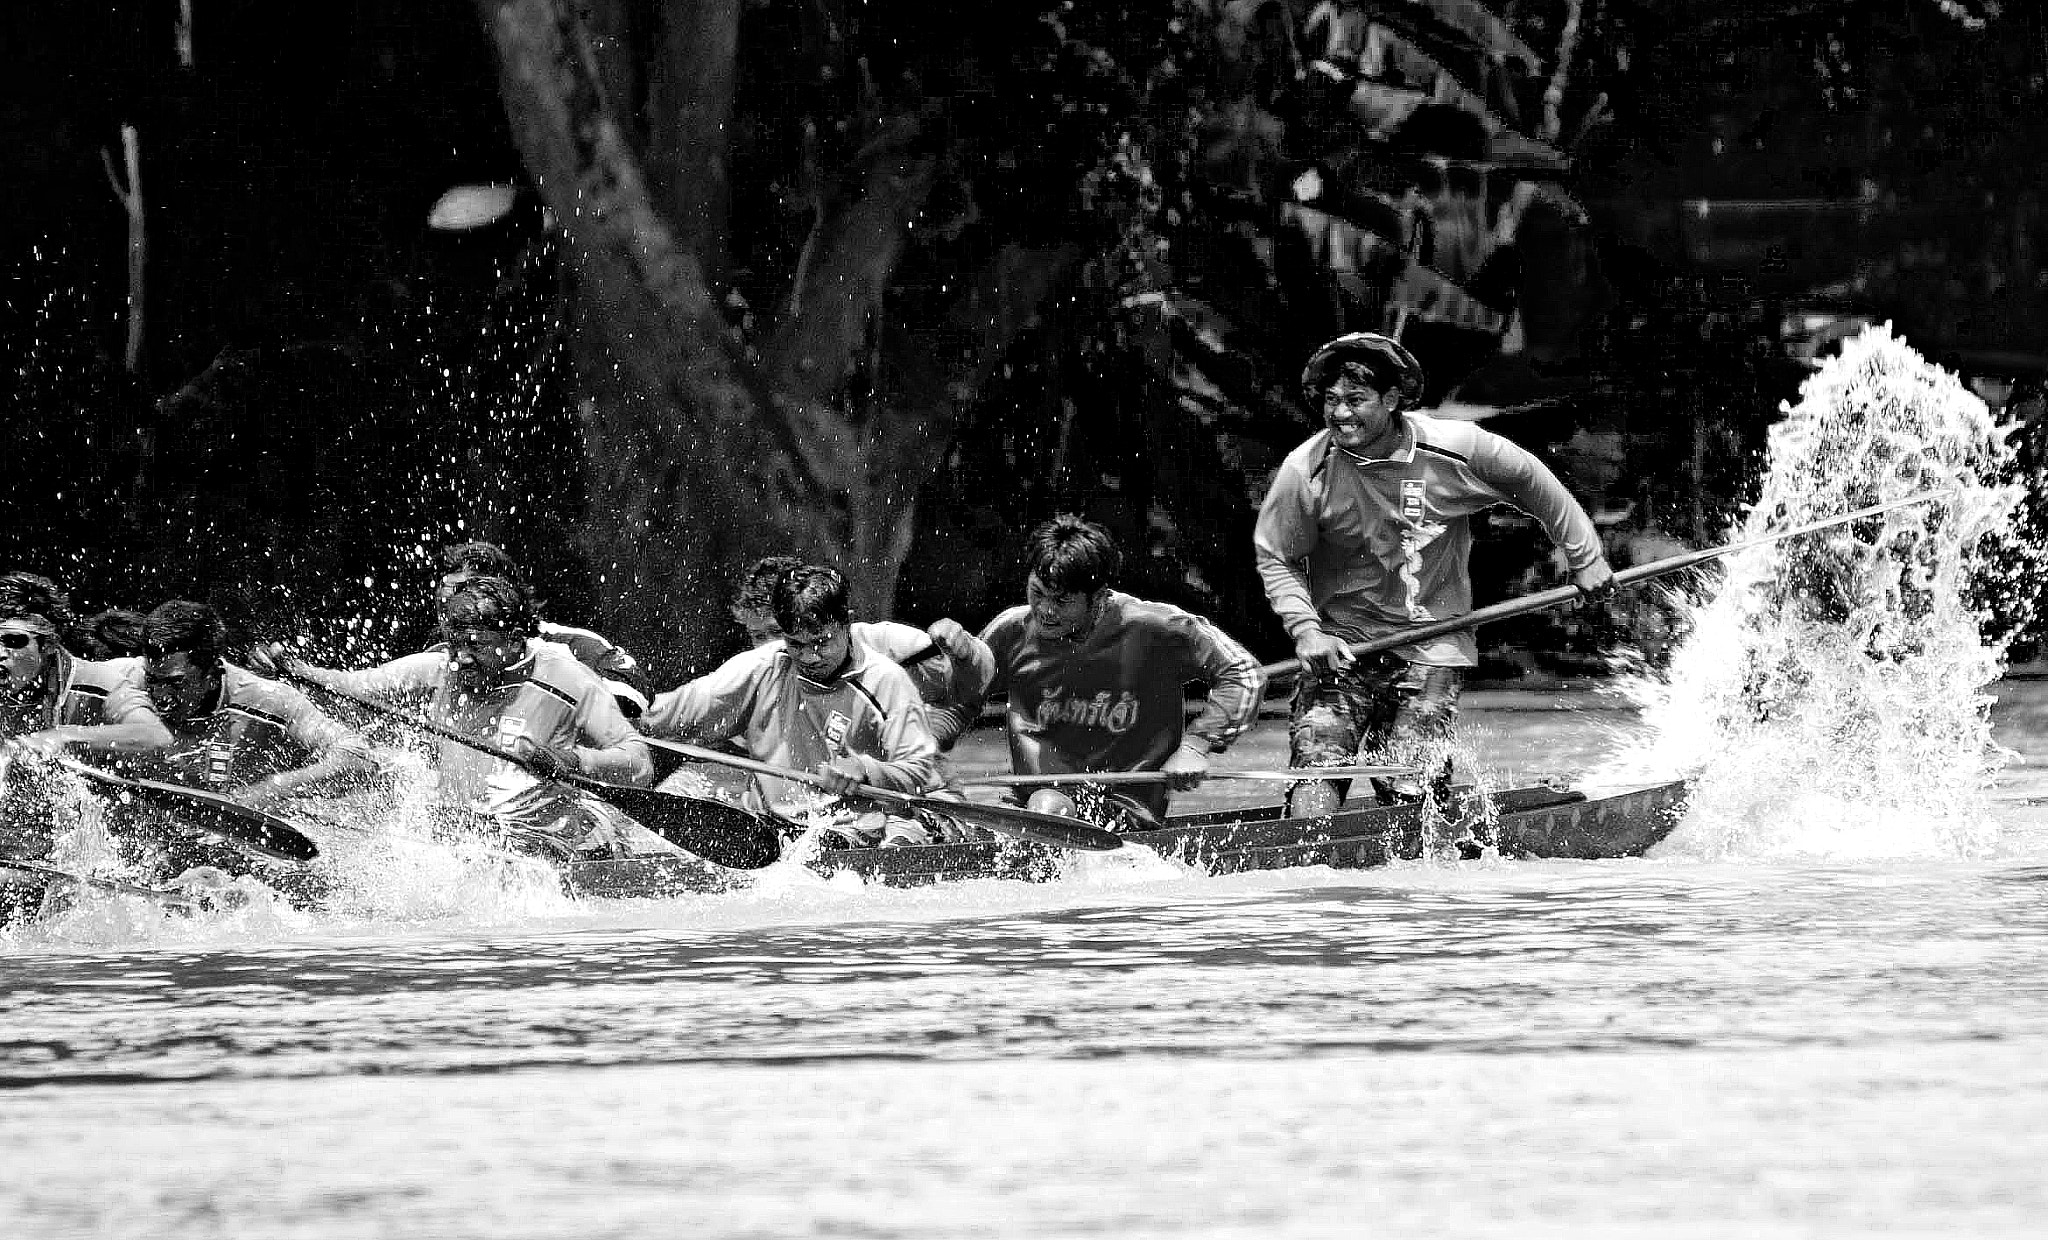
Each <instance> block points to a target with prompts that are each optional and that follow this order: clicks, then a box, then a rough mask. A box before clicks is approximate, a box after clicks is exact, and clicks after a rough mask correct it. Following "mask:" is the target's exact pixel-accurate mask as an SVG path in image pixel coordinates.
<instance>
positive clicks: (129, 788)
mask: <svg viewBox="0 0 2048 1240" xmlns="http://www.w3.org/2000/svg"><path fill="white" fill-rule="evenodd" d="M57 765H59V766H61V767H63V768H64V769H65V770H67V771H70V772H72V773H73V774H75V775H83V776H84V777H85V778H87V779H89V780H92V781H93V782H95V783H99V784H104V785H106V786H107V787H110V788H118V789H120V790H121V791H122V792H125V793H127V794H128V795H130V796H132V797H134V798H135V799H136V800H138V801H145V802H148V803H149V804H152V805H155V806H158V807H159V808H162V809H164V810H168V811H169V812H170V813H172V814H173V815H175V816H176V817H177V819H178V821H179V822H180V823H181V824H183V825H185V826H189V827H191V828H192V829H193V830H195V831H198V832H200V833H202V834H204V835H210V836H212V837H214V838H215V839H218V840H223V841H225V842H227V843H229V844H232V845H234V846H235V847H236V848H240V849H242V850H243V851H245V852H252V853H256V854H258V855H259V856H264V857H269V858H271V859H273V860H276V861H311V860H312V859H313V858H315V857H317V856H319V855H320V846H319V845H317V844H315V843H314V842H313V841H312V839H311V838H310V837H308V836H307V835H306V834H305V832H303V831H300V830H299V829H298V828H297V827H295V826H293V825H292V824H291V823H289V822H287V821H286V820H285V819H283V818H280V817H278V816H277V815H276V814H273V813H270V812H269V811H267V810H260V809H257V808H256V807H255V806H253V805H244V804H242V803H241V802H240V801H237V800H235V799H233V798H232V797H227V796H223V795H221V794H220V793H218V792H210V791H208V790H207V789H205V788H188V787H186V786H185V785H183V784H166V783H161V782H159V781H157V780H154V779H129V778H128V777H127V776H125V775H116V774H114V773H113V772H111V771H103V770H100V769H99V768H98V767H96V766H87V765H86V764H85V763H83V762H80V761H78V760H77V759H75V758H59V759H57Z"/></svg>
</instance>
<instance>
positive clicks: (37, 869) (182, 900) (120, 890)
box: [0, 857, 199, 905]
mask: <svg viewBox="0 0 2048 1240" xmlns="http://www.w3.org/2000/svg"><path fill="white" fill-rule="evenodd" d="M7 870H19V871H21V872H22V873H24V874H33V875H35V876H36V877H38V878H40V879H42V880H43V881H44V882H46V883H48V882H63V883H71V884H73V885H75V886H79V887H97V888H98V889H99V890H101V891H110V892H113V893H114V894H115V895H120V896H141V897H142V898H143V899H145V900H154V901H156V902H157V903H158V904H184V905H197V904H198V903H199V899H198V897H196V896H194V895H192V894H190V893H189V892H183V891H173V890H172V889H171V888H169V887H144V886H142V885H141V884H139V883H124V882H122V881H121V880H120V879H118V878H100V877H99V876H97V875H94V874H73V873H72V872H71V871H69V870H60V869H58V868H57V867H56V866H54V865H45V864H44V863H42V862H40V861H26V860H23V859H21V858H19V857H0V872H5V871H7Z"/></svg>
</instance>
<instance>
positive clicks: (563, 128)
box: [477, 0, 1080, 681]
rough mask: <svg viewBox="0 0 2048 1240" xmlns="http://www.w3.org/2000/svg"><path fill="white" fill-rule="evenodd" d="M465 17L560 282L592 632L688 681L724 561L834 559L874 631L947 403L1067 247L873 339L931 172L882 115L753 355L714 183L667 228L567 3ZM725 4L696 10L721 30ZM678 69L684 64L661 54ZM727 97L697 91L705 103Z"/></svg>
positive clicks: (969, 381)
mask: <svg viewBox="0 0 2048 1240" xmlns="http://www.w3.org/2000/svg"><path fill="white" fill-rule="evenodd" d="M477 4H478V8H479V11H480V12H481V14H482V16H483V19H484V25H485V28H486V30H487V31H488V32H489V34H490V37H491V39H492V42H493V44H494V45H495V47H496V49H497V53H498V60H499V68H500V73H499V77H500V86H501V90H502V93H503V95H504V100H505V109H506V114H507V116H508V117H509V119H510V121H511V127H512V133H513V137H514V140H515V141H516V142H517V143H518V146H519V149H520V153H521V155H522V157H523V159H524V162H525V164H526V168H527V171H528V173H529V175H530V176H531V178H532V180H533V182H534V184H535V186H536V187H537V188H538V189H539V190H540V193H541V195H542V197H543V199H544V200H545V201H546V202H547V204H548V206H549V207H550V208H552V209H553V211H554V213H555V215H556V217H557V218H558V219H559V220H560V221H561V224H562V227H563V229H564V230H565V232H566V233H567V236H568V240H569V247H568V248H569V253H570V255H571V257H572V261H573V263H574V266H575V272H576V283H575V294H574V299H575V302H576V307H575V315H576V318H575V327H574V333H573V336H574V343H573V348H574V350H575V357H576V362H577V374H578V377H579V382H580V384H581V388H582V399H581V401H580V403H579V412H580V415H581V424H582V429H583V435H584V472H585V480H586V487H587V499H588V508H587V512H586V518H585V534H586V548H587V551H588V557H589V561H590V565H591V567H592V569H593V575H594V576H595V578H596V581H597V595H598V598H599V601H600V605H601V608H602V610H603V612H604V616H603V621H604V623H605V625H606V626H607V627H608V628H609V629H610V631H611V632H613V633H614V634H615V635H616V636H617V637H618V638H619V639H620V640H621V641H623V642H625V643H626V644H628V645H629V646H631V647H633V648H634V649H635V650H637V651H639V652H640V653H641V654H642V655H643V656H644V657H645V659H646V661H647V662H648V663H649V665H650V667H651V668H652V669H653V670H654V672H655V674H656V677H657V679H658V680H669V681H672V680H673V678H675V677H677V676H679V675H681V674H683V673H686V672H695V671H701V670H703V669H705V668H706V667H708V666H711V665H712V664H714V663H715V661H716V660H717V659H718V658H720V657H722V656H723V655H724V654H726V653H728V652H729V651H730V649H731V645H732V639H733V637H734V633H733V629H732V626H731V623H730V621H729V620H727V618H726V604H727V601H728V599H729V597H730V593H731V588H732V582H733V579H734V577H735V576H736V575H737V572H738V570H739V568H740V567H741V566H743V565H744V564H745V563H746V562H747V561H749V560H751V559H753V558H754V557H757V556H761V555H768V554H778V553H779V554H789V555H797V556H802V557H804V558H806V559H811V560H816V561H823V562H827V563H832V564H836V565H837V566H839V567H840V568H841V569H842V570H843V571H844V572H845V573H846V574H847V577H848V579H849V582H850V584H851V587H852V595H853V602H854V604H855V606H856V608H857V609H858V611H859V612H860V613H861V615H862V616H864V617H865V618H869V619H881V618H884V617H886V616H887V615H888V614H889V609H890V605H891V602H892V600H893V598H894V596H895V591H896V578H897V575H898V573H899V571H900V569H901V567H902V564H903V561H904V558H905V557H906V555H907V554H908V552H909V547H910V538H911V532H912V524H913V518H914V515H915V504H916V498H917V493H918V491H919V489H920V488H921V487H922V485H923V484H924V482H925V481H926V480H927V479H928V478H929V477H930V476H931V474H932V471H933V470H934V469H936V468H937V466H938V464H939V462H940V461H942V460H943V459H944V454H945V451H946V448H947V445H948V442H949V440H950V438H951V435H952V433H953V426H954V421H955V419H956V417H957V414H958V411H959V409H960V408H961V407H963V406H964V404H965V403H966V402H967V401H968V400H970V399H971V397H972V395H973V393H974V392H975V391H976V390H977V389H978V388H979V387H980V385H981V383H982V382H983V380H984V379H985V378H986V376H987V374H988V372H989V371H990V370H991V369H992V368H993V367H994V365H995V364H996V363H997V362H998V361H999V360H1000V357H1001V355H1002V353H1003V351H1004V350H1005V349H1006V348H1007V347H1008V345H1009V343H1010V341H1011V340H1012V339H1014V338H1015V335H1016V334H1017V332H1018V331H1020V330H1022V328H1023V327H1024V326H1025V325H1027V324H1028V323H1029V322H1030V321H1031V320H1032V318H1033V317H1034V316H1035V314H1036V310H1037V307H1038V305H1040V304H1041V303H1042V302H1043V301H1044V300H1045V299H1046V298H1047V297H1049V296H1050V295H1051V293H1052V291H1053V289H1054V287H1055V286H1056V284H1057V283H1058V282H1059V281H1060V280H1062V279H1063V278H1064V277H1065V276H1066V275H1067V274H1068V273H1070V272H1072V271H1073V270H1075V269H1076V268H1077V267H1078V260H1079V257H1080V255H1079V250H1078V248H1077V247H1074V246H1059V247H1053V248H1048V249H1026V248H1023V247H1014V246H1013V247H1003V248H1000V249H997V250H996V251H995V252H994V253H993V254H992V255H991V256H990V260H989V262H988V263H987V264H986V267H985V268H984V269H983V270H982V271H980V272H976V273H969V274H967V275H966V276H965V278H964V279H963V280H962V281H961V282H960V283H961V287H962V292H961V293H960V295H959V297H958V299H957V300H956V301H955V302H954V303H953V305H952V308H951V309H950V311H949V313H948V315H947V316H946V318H945V319H944V320H943V321H942V322H941V323H940V324H939V325H938V326H937V327H936V328H935V329H933V330H931V331H929V332H925V333H917V332H911V331H906V330H903V329H900V328H898V329H891V330H888V331H882V330H879V329H878V327H877V324H880V323H883V322H886V321H887V320H886V317H885V316H884V315H883V313H882V310H883V307H882V299H883V297H884V295H885V292H886V290H887V288H888V285H889V281H890V278H891V276H892V274H893V272H894V269H895V267H896V265H897V263H898V262H899V261H900V259H901V257H902V255H903V253H904V251H905V249H906V247H907V244H908V233H909V229H910V225H911V223H912V221H914V220H915V218H916V216H917V214H918V212H919V210H920V209H921V206H922V203H923V202H924V200H925V198H926V196H927V195H928V194H929V192H930V190H931V187H932V184H933V176H934V169H935V166H936V162H937V161H936V159H935V158H934V157H933V156H931V155H929V154H927V153H925V152H924V151H923V150H922V149H921V147H920V143H921V141H922V137H921V135H922V121H921V119H920V118H918V117H898V118H893V119H891V120H890V121H888V122H887V123H886V124H885V125H883V126H882V127H881V129H880V131H879V132H878V133H877V134H876V136H875V137H874V138H873V140H871V141H870V142H868V144H867V145H866V147H865V148H864V149H863V151H862V152H861V154H860V155H859V156H858V157H857V162H856V166H854V167H853V168H851V169H848V170H847V171H846V174H845V175H842V176H841V177H840V178H839V179H838V182H837V184H838V186H839V190H838V191H837V192H836V193H835V195H834V198H833V200H832V202H831V203H829V204H828V208H827V217H826V220H825V222H824V225H823V226H822V227H821V228H820V229H819V241H820V245H819V248H818V252H817V253H816V254H815V255H814V256H813V259H812V261H811V263H810V264H809V265H808V266H807V267H806V269H805V273H804V276H803V279H804V281H805V283H806V287H804V288H803V289H801V290H798V292H799V294H800V295H799V296H796V297H793V298H792V301H794V302H796V303H798V304H800V305H801V307H802V309H801V311H800V312H799V313H795V314H791V315H788V316H786V318H785V320H784V321H782V322H779V323H777V324H776V325H775V329H774V331H773V332H771V333H769V335H768V338H767V341H766V347H765V350H764V354H763V356H761V357H760V358H759V359H758V360H757V359H756V358H755V357H754V356H753V355H752V353H751V352H750V351H749V350H748V349H746V348H745V347H743V345H742V344H741V342H739V341H738V340H736V339H735V338H734V336H733V335H732V333H731V332H730V331H729V329H728V327H727V325H726V322H725V319H724V315H723V312H722V309H721V295H720V292H719V286H718V284H717V282H716V279H715V275H714V273H715V271H716V268H717V266H718V265H719V264H721V263H722V262H723V253H722V246H723V238H724V235H725V230H724V223H725V221H723V220H717V219H712V218H710V216H709V215H708V214H707V212H714V211H717V210H719V209H722V207H721V204H722V201H723V193H722V190H721V191H718V192H715V193H711V194H709V195H705V196H698V197H690V198H689V200H688V201H687V202H684V203H681V204H671V209H672V210H675V209H679V210H681V212H682V213H683V215H684V216H685V217H686V222H685V224H684V225H683V226H682V227H680V228H678V227H677V226H676V225H675V224H674V223H673V222H672V221H671V219H670V218H669V217H668V216H667V215H666V214H665V213H664V211H663V210H662V209H661V207H660V205H658V203H657V201H656V198H655V195H654V194H653V193H652V192H651V191H650V188H649V185H648V183H647V180H646V178H645V177H644V176H643V174H642V171H641V166H640V162H639V160H638V159H637V158H636V156H635V154H634V152H633V150H632V149H631V144H630V142H629V140H628V138H627V136H626V130H625V128H624V127H623V125H622V123H621V121H620V118H619V117H617V116H616V115H615V114H614V112H613V110H612V108H611V107H610V105H609V104H608V103H607V101H606V94H605V87H604V85H603V83H602V82H601V81H600V77H599V70H598V67H597V65H598V60H597V57H596V55H595V53H594V52H593V51H592V49H591V46H590V42H589V39H588V36H587V35H586V34H585V32H584V31H583V28H582V26H581V24H580V22H579V20H578V19H577V17H576V16H575V14H574V13H573V12H572V11H571V10H570V8H569V7H568V6H567V5H566V4H564V3H563V0H477ZM736 7H737V6H736V5H730V4H726V5H720V4H706V5H703V6H699V7H698V8H697V9H696V10H695V12H696V13H697V15H698V16H704V17H709V16H719V15H724V16H719V20H720V21H723V20H725V16H729V15H730V13H731V12H732V11H733V10H734V9H736ZM719 29H720V30H724V29H725V27H723V26H720V27H719ZM669 52H670V54H671V56H673V57H675V59H674V60H672V61H671V62H670V63H671V64H673V63H678V62H681V61H687V60H688V57H687V56H683V55H680V54H679V53H678V51H677V47H676V45H675V44H674V42H673V41H671V43H670V44H669ZM730 80H731V79H730V75H729V74H728V75H727V76H726V77H725V78H723V79H721V81H720V82H719V83H717V84H714V83H712V82H710V81H709V79H708V78H707V79H706V81H704V82H701V83H699V89H700V91H708V92H710V94H712V95H713V96H716V95H718V94H719V92H721V91H723V90H724V89H725V87H726V84H729V82H730ZM651 94H652V95H653V96H659V95H660V92H659V91H653V92H651ZM654 128H655V129H656V130H659V129H660V128H661V127H659V126H657V127H654ZM720 128H722V127H720ZM724 159H725V152H724V147H723V145H722V142H721V140H720V138H719V136H718V135H717V134H714V133H711V132H696V133H695V134H694V136H693V137H691V138H690V140H689V144H688V145H687V146H684V147H679V148H675V149H672V150H670V151H668V152H667V153H666V154H665V155H664V160H663V164H662V168H663V173H664V176H665V178H667V179H669V180H670V182H671V184H673V185H676V186H678V187H681V186H687V185H690V184H692V183H693V182H694V180H695V179H696V178H697V177H699V176H700V175H704V176H718V177H720V178H722V175H723V174H722V171H721V170H722V168H723V166H724ZM707 169H709V170H708V171H707ZM721 183H722V181H721ZM685 196H686V197H688V195H685ZM878 338H879V339H880V340H882V341H883V342H884V344H886V345H888V346H889V347H888V348H886V349H884V350H883V352H882V355H881V356H880V357H879V358H877V359H872V360H869V361H868V362H867V364H866V369H867V371H869V372H871V373H869V375H868V378H869V380H870V384H871V386H872V387H873V388H874V390H875V395H873V396H872V397H870V398H865V399H856V398H854V397H852V396H850V395H849V394H848V392H847V380H848V378H849V377H850V376H851V375H852V374H853V372H854V371H855V370H856V369H859V368H860V367H861V365H862V359H863V358H868V357H869V356H870V350H871V349H872V348H873V342H874V341H875V340H876V339H878Z"/></svg>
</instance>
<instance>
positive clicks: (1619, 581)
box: [1259, 490, 1955, 679]
mask: <svg viewBox="0 0 2048 1240" xmlns="http://www.w3.org/2000/svg"><path fill="white" fill-rule="evenodd" d="M1954 495H1955V491H1953V490H1942V491H1922V492H1921V493H1920V494H1918V495H1909V496H1907V497H1906V498H1904V499H1894V500H1887V501H1886V502H1884V503H1882V504H1872V505H1871V506H1870V507H1868V508H1859V509H1857V510H1856V511H1855V512H1847V513H1843V514H1842V515H1841V516H1838V517H1828V518H1826V519H1825V520H1821V521H1810V522H1808V523H1807V524H1805V525H1797V526H1794V527H1792V528H1791V529H1789V530H1778V531H1777V532H1775V533H1771V534H1762V535H1759V536H1757V537H1755V538H1746V539H1743V540H1742V541H1740V542H1732V543H1727V544H1725V545H1723V546H1719V547H1705V548H1702V549H1701V550H1698V551H1688V552H1685V553H1684V554H1683V555H1674V556H1671V557H1670V558H1668V559H1663V560H1656V561H1654V562H1652V563H1649V564H1638V565H1636V566H1635V567H1634V568H1624V569H1622V570H1621V571H1620V572H1618V573H1616V574H1614V584H1615V586H1616V587H1620V586H1625V585H1633V584H1634V583H1636V582H1638V581H1648V580H1650V579H1651V578H1652V577H1662V576H1664V575H1666V574H1667V573H1675V572H1678V571H1680V570H1682V569H1687V568H1692V567H1693V566H1695V565H1698V564H1705V563H1707V562H1708V561H1709V560H1718V559H1720V558H1721V557H1722V556H1726V555H1732V554H1734V553H1735V552H1737V551H1747V550H1749V549H1750V548H1752V547H1764V546H1769V545H1770V544H1771V543H1774V542H1782V541H1784V540H1785V539H1787V538H1796V537H1798V536H1799V535H1801V534H1812V533H1814V532H1816V531H1819V530H1825V529H1832V528H1833V527H1835V526H1837V525H1847V524H1849V523H1850V522H1851V521H1862V520H1864V519H1866V518H1869V517H1874V516H1876V515H1878V514H1879V513H1882V512H1890V511H1891V510H1892V509H1894V508H1904V507H1907V506H1909V505H1912V504H1924V503H1926V502H1928V501H1929V500H1936V499H1943V498H1948V497H1953V496H1954ZM1584 597H1585V595H1584V594H1583V593H1582V592H1581V591H1580V590H1579V588H1578V587H1577V586H1558V587H1557V588H1555V589H1551V590H1539V591H1537V592H1536V593H1534V594H1525V595H1523V596H1522V597H1521V598H1511V599H1508V600H1507V601H1505V602H1500V603H1494V604H1492V605H1491V606H1487V607H1481V608H1477V609H1476V610H1473V611H1468V612H1466V613H1465V614H1464V615H1462V616H1452V617H1450V618H1448V619H1445V620H1432V621H1430V622H1429V623H1428V624H1418V625H1415V626H1414V627H1412V628H1406V629H1402V630H1401V631H1400V632H1398V633H1388V634H1386V635H1385V636H1383V637H1375V638H1371V639H1369V640H1367V641H1362V642H1353V643H1351V644H1350V645H1349V646H1347V647H1346V649H1348V650H1349V651H1350V652H1351V655H1352V657H1353V658H1360V657H1363V656H1365V655H1369V654H1378V653H1380V652H1381V651H1383V650H1392V649H1394V648H1395V647H1397V646H1406V645H1408V644H1410V643H1412V642H1419V641H1428V640H1429V639H1430V638H1432V637H1442V636H1444V635H1445V634H1446V633H1459V632H1463V631H1464V630H1466V629H1471V628H1477V627H1478V626H1480V625H1482V624H1487V623H1490V622H1492V621H1495V620H1508V619H1512V618H1513V617H1515V616H1526V615H1528V614H1529V613H1531V612H1536V611H1544V610H1547V609H1549V608H1552V607H1562V606H1564V605H1565V604H1567V603H1575V602H1578V601H1580V600H1581V599H1583V598H1584ZM1259 670H1261V671H1263V672H1264V673H1265V674H1266V676H1267V678H1268V679H1279V678H1281V677H1283V676H1294V675H1298V674H1300V672H1301V660H1300V659H1282V660H1280V661H1279V662H1278V663H1268V664H1267V665H1266V666H1265V667H1263V668H1261V669H1259Z"/></svg>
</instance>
